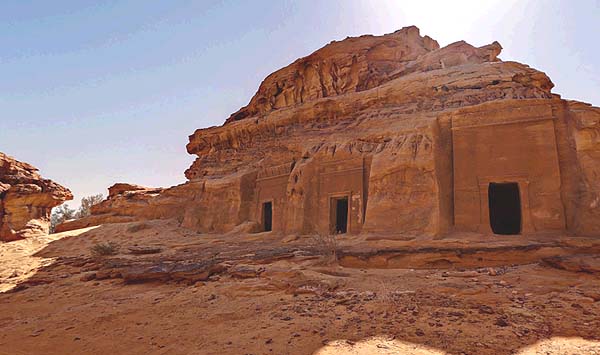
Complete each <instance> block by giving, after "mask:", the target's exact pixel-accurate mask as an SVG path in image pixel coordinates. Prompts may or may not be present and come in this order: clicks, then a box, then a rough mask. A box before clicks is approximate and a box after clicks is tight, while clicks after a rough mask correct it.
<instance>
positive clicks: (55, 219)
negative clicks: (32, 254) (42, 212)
mask: <svg viewBox="0 0 600 355" xmlns="http://www.w3.org/2000/svg"><path fill="white" fill-rule="evenodd" d="M76 214H77V212H76V211H75V210H74V209H72V208H70V207H69V206H68V205H67V204H66V203H64V204H62V205H60V206H58V207H56V208H54V209H53V210H52V215H51V216H50V233H54V230H55V228H56V226H57V225H59V224H61V223H63V222H64V221H67V220H69V219H73V218H75V215H76Z"/></svg>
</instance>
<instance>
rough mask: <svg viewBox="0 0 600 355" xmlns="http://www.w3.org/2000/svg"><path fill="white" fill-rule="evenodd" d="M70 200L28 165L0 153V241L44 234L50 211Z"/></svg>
mask: <svg viewBox="0 0 600 355" xmlns="http://www.w3.org/2000/svg"><path fill="white" fill-rule="evenodd" d="M71 199H73V195H72V194H71V192H70V191H69V190H68V189H66V188H64V187H63V186H61V185H59V184H57V183H55V182H53V181H51V180H48V179H43V178H42V177H41V176H40V175H39V173H38V170H37V169H36V168H35V167H33V166H32V165H30V164H27V163H23V162H20V161H18V160H15V159H14V158H12V157H10V156H8V155H6V154H4V153H1V152H0V240H3V241H11V240H16V239H21V238H26V237H31V236H35V235H41V234H48V230H49V227H50V212H51V210H52V208H53V207H56V206H58V205H60V204H62V203H63V202H65V201H66V200H71Z"/></svg>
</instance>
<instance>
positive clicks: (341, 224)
mask: <svg viewBox="0 0 600 355" xmlns="http://www.w3.org/2000/svg"><path fill="white" fill-rule="evenodd" d="M500 50H501V47H500V45H499V44H498V43H496V42H494V43H493V44H490V45H487V46H484V47H480V48H476V47H473V46H471V45H469V44H467V43H465V42H456V43H453V44H450V45H448V46H446V47H444V48H439V46H438V44H437V42H435V41H434V40H432V39H431V38H429V37H422V36H420V34H419V30H418V29H417V28H416V27H407V28H403V29H401V30H399V31H397V32H395V33H392V34H388V35H384V36H361V37H358V38H348V39H346V40H343V41H340V42H332V43H330V44H329V45H327V46H325V47H323V48H322V49H319V50H318V51H316V52H315V53H313V54H311V55H310V56H308V57H305V58H301V59H299V60H297V61H296V62H294V63H292V64H291V65H289V66H287V67H285V68H283V69H281V70H279V71H277V72H275V73H273V74H271V75H270V76H269V77H267V78H266V79H265V81H264V82H263V83H262V84H261V85H260V87H259V90H258V92H257V93H256V95H255V96H254V97H253V98H252V99H251V100H250V103H249V104H248V106H246V107H244V108H242V109H240V110H239V111H238V112H236V113H234V114H233V115H232V116H231V117H230V118H229V119H228V120H227V122H226V123H225V124H224V125H223V126H221V127H211V128H207V129H199V130H197V131H196V132H195V133H194V134H192V135H191V136H190V141H189V144H188V145H187V150H188V152H189V153H190V154H195V155H197V156H198V158H197V159H196V161H195V162H194V163H193V164H192V166H191V167H190V168H189V169H188V170H187V171H186V177H187V178H188V179H189V182H188V183H186V184H183V185H180V186H176V187H173V188H169V189H165V190H163V191H162V192H160V193H159V194H157V195H156V196H153V197H151V198H150V199H148V200H144V202H143V203H142V205H139V203H138V200H136V199H135V198H131V201H129V202H132V204H131V206H133V205H134V204H135V205H137V207H136V208H128V207H127V208H126V207H124V205H122V204H121V202H118V203H117V201H116V200H114V199H113V198H112V197H111V198H110V199H109V200H108V201H107V204H108V205H110V206H108V205H107V206H106V207H107V209H106V210H105V211H103V212H102V213H98V214H97V215H96V217H95V218H97V219H101V216H109V215H113V216H114V215H118V214H121V215H125V216H130V217H132V218H137V219H144V218H173V217H174V218H178V219H179V220H180V221H181V223H182V224H183V225H184V226H186V227H190V228H193V229H196V230H198V231H202V232H228V231H232V230H233V231H236V230H239V229H236V227H237V228H240V227H238V226H242V225H248V223H250V224H253V225H256V226H258V227H257V228H258V229H259V230H273V231H275V232H281V233H286V234H291V233H301V234H308V233H321V234H328V233H339V232H342V233H343V232H346V233H363V234H375V233H376V234H425V235H437V236H442V235H445V234H448V233H450V232H453V231H459V232H479V233H485V234H490V233H497V234H530V233H538V232H548V231H551V232H552V231H554V232H561V233H563V232H569V233H572V234H580V235H598V234H599V233H600V109H599V108H597V107H593V106H591V105H588V104H584V103H580V102H575V101H567V100H562V99H561V98H560V96H558V95H556V94H553V93H551V89H552V87H553V84H552V82H551V80H550V79H549V78H548V77H547V76H546V75H545V74H544V73H542V72H539V71H537V70H535V69H532V68H530V67H528V66H526V65H523V64H520V63H516V62H503V61H501V60H500V59H498V58H497V55H498V54H499V53H500ZM124 201H128V200H127V199H125V200H124ZM127 203H128V202H127ZM128 206H129V205H128ZM158 206H162V207H158ZM111 211H112V212H111ZM119 211H126V212H123V213H121V212H119ZM98 212H99V211H98ZM92 217H94V216H92Z"/></svg>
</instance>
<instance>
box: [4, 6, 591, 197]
mask: <svg viewBox="0 0 600 355" xmlns="http://www.w3.org/2000/svg"><path fill="white" fill-rule="evenodd" d="M409 25H416V26H418V27H419V28H420V29H421V34H422V35H429V36H431V37H432V38H434V39H436V40H437V41H438V42H439V43H440V45H442V46H444V45H447V44H449V43H452V42H455V41H458V40H463V39H464V40H466V41H467V42H469V43H471V44H473V45H476V46H481V45H485V44H488V43H491V42H493V41H494V40H497V41H499V42H500V43H501V44H502V46H503V47H504V50H503V52H502V54H501V55H500V57H501V58H502V59H503V60H516V61H519V62H523V63H527V64H529V65H530V66H532V67H534V68H537V69H540V70H542V71H544V72H546V73H547V74H548V75H549V76H550V77H551V79H552V80H553V82H554V83H555V84H556V87H555V88H554V92H556V93H560V94H562V95H563V97H565V98H576V99H578V100H581V101H586V102H590V103H593V104H595V105H596V106H598V105H600V59H599V58H600V46H599V45H598V43H600V42H599V38H600V0H588V1H586V0H578V1H557V0H555V1H552V0H544V1H533V0H530V1H523V0H521V1H515V0H500V1H483V0H480V1H475V0H473V1H456V0H453V1H444V0H442V1H424V0H411V1H384V0H378V1H376V0H372V1H358V0H337V1H336V0H322V1H312V0H301V1H297V2H290V1H271V0H264V1H260V0H254V1H237V2H234V1H177V0H164V1H145V0H139V1H104V2H95V3H94V2H92V1H81V0H73V1H63V0H54V1H46V0H40V1H22V0H3V1H1V2H0V151H2V152H5V153H7V154H9V155H12V156H14V157H16V158H17V159H19V160H23V161H26V162H29V163H31V164H33V165H35V166H37V167H38V168H39V169H40V170H41V173H42V174H43V175H44V176H45V177H48V178H51V179H53V180H55V181H57V182H59V183H61V184H63V185H65V186H67V187H69V188H71V190H72V191H73V192H74V194H75V202H74V203H72V204H71V205H72V206H76V205H78V203H79V200H80V199H81V198H82V197H83V196H87V195H91V194H96V193H104V194H105V195H106V193H107V192H106V188H107V187H108V186H110V185H112V184H113V183H115V182H132V183H137V184H142V185H147V186H171V185H175V184H178V183H182V182H184V181H185V177H184V175H183V171H184V170H185V169H186V168H187V167H188V166H189V165H190V163H191V162H192V161H193V158H194V157H192V156H190V155H188V154H187V153H186V151H185V144H186V143H187V137H188V135H190V134H192V133H193V132H194V130H195V129H196V128H201V127H208V126H213V125H220V124H221V123H223V121H224V120H225V119H226V118H227V117H228V116H229V114H230V113H232V112H234V111H236V110H237V109H238V108H240V107H241V106H243V105H245V104H246V103H247V102H248V101H249V100H250V98H251V96H252V95H253V94H254V92H255V91H256V89H257V88H258V85H259V84H260V82H261V81H262V79H264V77H265V76H267V75H268V74H270V73H271V72H273V71H275V70H277V69H279V68H281V67H283V66H285V65H287V64H289V63H291V62H292V61H294V60H295V59H296V58H298V57H302V56H305V55H308V54H309V53H311V52H312V51H314V50H316V49H318V48H320V47H322V46H323V45H325V44H327V43H329V42H330V41H331V40H333V39H336V40H340V39H343V38H345V37H346V36H356V35H361V34H377V35H380V34H384V33H389V32H393V31H394V30H397V29H399V28H401V27H405V26H409Z"/></svg>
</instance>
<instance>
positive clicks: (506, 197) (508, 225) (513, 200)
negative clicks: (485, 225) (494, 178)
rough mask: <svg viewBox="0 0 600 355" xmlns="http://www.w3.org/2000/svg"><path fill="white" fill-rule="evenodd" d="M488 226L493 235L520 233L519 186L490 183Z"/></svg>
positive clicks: (515, 184)
mask: <svg viewBox="0 0 600 355" xmlns="http://www.w3.org/2000/svg"><path fill="white" fill-rule="evenodd" d="M488 199H489V208H490V225H491V227H492V231H493V232H494V234H507V235H510V234H520V233H521V198H520V197H519V184H517V183H514V182H511V183H493V182H492V183H490V185H489V187H488Z"/></svg>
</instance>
